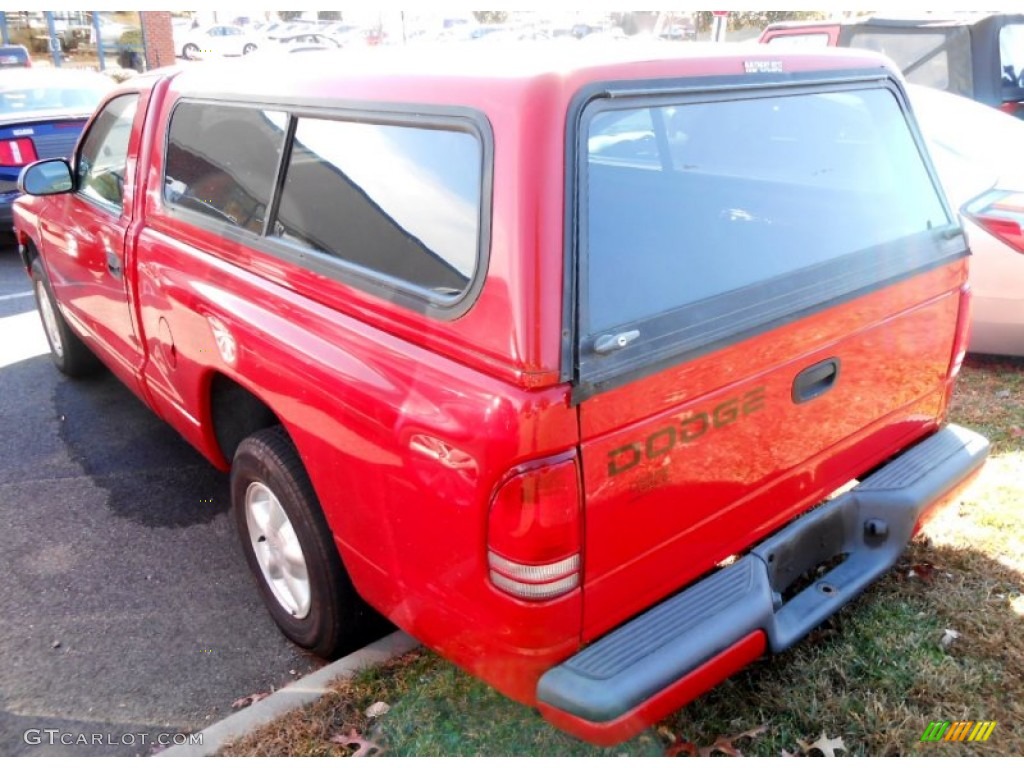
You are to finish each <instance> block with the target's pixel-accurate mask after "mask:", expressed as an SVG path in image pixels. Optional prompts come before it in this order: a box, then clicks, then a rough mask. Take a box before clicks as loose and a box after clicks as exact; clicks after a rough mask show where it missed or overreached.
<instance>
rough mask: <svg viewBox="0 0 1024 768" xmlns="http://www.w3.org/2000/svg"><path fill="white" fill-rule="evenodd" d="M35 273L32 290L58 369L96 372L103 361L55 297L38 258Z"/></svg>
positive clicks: (76, 373)
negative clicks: (82, 336) (79, 334)
mask: <svg viewBox="0 0 1024 768" xmlns="http://www.w3.org/2000/svg"><path fill="white" fill-rule="evenodd" d="M31 274H32V289H33V291H32V292H33V294H34V295H35V297H36V308H37V309H38V310H39V318H40V320H42V323H43V331H44V332H45V333H46V342H47V343H48V344H49V345H50V359H51V360H53V364H54V365H55V366H57V370H58V371H60V372H61V373H63V374H64V375H65V376H67V377H69V378H72V379H78V378H81V377H83V376H88V375H89V374H91V373H95V372H96V371H97V370H98V369H99V368H100V361H99V360H98V359H97V358H96V355H94V354H93V353H92V350H90V349H89V348H88V347H87V346H85V342H83V341H82V340H81V339H80V338H78V335H77V334H76V333H75V332H74V331H73V330H71V327H70V326H69V325H68V323H67V321H66V320H65V319H64V315H62V314H61V311H60V306H59V305H58V304H57V301H56V300H55V299H54V296H53V288H52V287H51V286H50V279H49V278H48V277H47V276H46V270H45V269H43V265H42V262H40V261H39V259H38V258H36V259H33V260H32V268H31Z"/></svg>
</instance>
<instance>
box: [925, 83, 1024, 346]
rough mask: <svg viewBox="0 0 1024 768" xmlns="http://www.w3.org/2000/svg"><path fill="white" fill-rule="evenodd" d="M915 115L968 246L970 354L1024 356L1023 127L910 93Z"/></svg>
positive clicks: (959, 100)
mask: <svg viewBox="0 0 1024 768" xmlns="http://www.w3.org/2000/svg"><path fill="white" fill-rule="evenodd" d="M908 92H909V94H910V100H911V102H912V103H913V107H914V113H915V114H916V115H917V119H918V123H919V125H920V126H921V132H922V133H923V134H924V137H925V141H926V142H927V143H928V149H929V151H930V153H931V156H932V160H934V162H935V167H936V169H937V170H938V172H939V178H940V179H941V181H942V185H943V187H945V190H946V195H947V197H948V198H949V201H950V203H951V204H952V205H953V206H954V207H955V208H957V209H959V211H960V218H961V220H962V222H963V226H964V230H965V231H966V232H967V238H968V241H969V243H970V246H971V252H972V256H971V260H970V284H971V286H972V288H973V290H974V302H973V305H972V307H973V319H972V330H971V341H970V345H969V349H970V351H971V352H981V353H988V354H995V355H1024V155H1022V154H1021V148H1022V147H1024V120H1020V119H1018V118H1015V117H1010V116H1009V115H1006V114H1004V113H1002V112H1000V111H999V110H997V109H993V108H992V107H989V106H985V105H984V104H981V103H979V102H976V101H972V100H970V99H965V98H963V97H962V96H955V95H953V94H951V93H948V92H945V91H939V90H935V89H933V88H925V87H922V86H914V85H911V86H908Z"/></svg>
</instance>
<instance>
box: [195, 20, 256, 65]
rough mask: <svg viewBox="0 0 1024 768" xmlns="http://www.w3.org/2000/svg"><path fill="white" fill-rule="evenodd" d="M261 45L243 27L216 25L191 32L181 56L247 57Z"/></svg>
mask: <svg viewBox="0 0 1024 768" xmlns="http://www.w3.org/2000/svg"><path fill="white" fill-rule="evenodd" d="M259 43H260V41H259V40H258V39H257V38H256V37H254V36H253V35H250V34H249V33H248V32H247V31H246V30H245V29H243V28H242V27H236V26H234V25H232V24H214V25H213V26H209V27H199V28H197V29H192V30H189V32H188V33H187V34H186V35H185V36H184V40H183V42H182V45H181V56H182V58H185V59H202V58H209V57H211V56H245V55H248V54H250V53H252V52H253V51H255V50H256V49H258V48H259Z"/></svg>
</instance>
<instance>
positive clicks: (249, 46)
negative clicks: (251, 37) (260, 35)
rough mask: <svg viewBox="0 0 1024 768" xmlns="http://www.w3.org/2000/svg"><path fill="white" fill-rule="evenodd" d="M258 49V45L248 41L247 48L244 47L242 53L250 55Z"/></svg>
mask: <svg viewBox="0 0 1024 768" xmlns="http://www.w3.org/2000/svg"><path fill="white" fill-rule="evenodd" d="M255 50H256V46H255V45H254V44H253V43H246V44H245V48H243V49H242V55H243V56H248V55H249V54H250V53H252V52H253V51H255Z"/></svg>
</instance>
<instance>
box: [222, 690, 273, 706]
mask: <svg viewBox="0 0 1024 768" xmlns="http://www.w3.org/2000/svg"><path fill="white" fill-rule="evenodd" d="M269 695H270V694H269V693H250V694H249V695H248V696H243V697H242V698H240V699H235V700H234V701H232V702H231V708H232V709H242V708H244V707H248V706H250V705H252V704H255V703H256V702H257V701H262V700H263V699H265V698H267V696H269Z"/></svg>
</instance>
